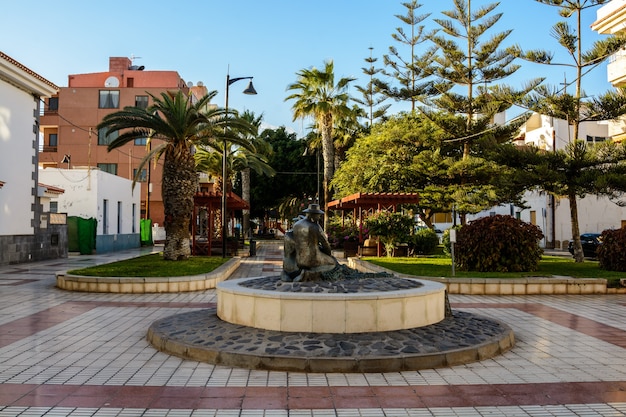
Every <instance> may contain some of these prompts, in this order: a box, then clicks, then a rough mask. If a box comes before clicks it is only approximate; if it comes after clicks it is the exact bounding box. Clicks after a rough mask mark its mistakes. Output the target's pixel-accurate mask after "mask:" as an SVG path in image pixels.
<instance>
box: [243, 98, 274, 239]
mask: <svg viewBox="0 0 626 417" xmlns="http://www.w3.org/2000/svg"><path fill="white" fill-rule="evenodd" d="M241 118H242V119H243V120H245V121H246V122H248V123H250V125H251V126H254V128H255V129H256V133H255V134H253V135H244V136H247V137H246V139H248V140H249V141H250V143H251V144H252V145H253V146H254V148H255V152H253V153H251V152H249V151H248V150H246V149H245V148H244V149H243V152H239V153H235V156H236V157H237V159H238V161H240V164H241V166H242V170H241V198H243V200H244V201H246V202H247V203H248V204H250V170H251V169H254V170H255V172H256V173H257V174H265V175H267V176H269V177H273V176H274V175H275V174H276V172H275V171H274V169H273V168H272V167H270V166H269V165H268V164H267V160H268V159H267V157H268V156H270V154H271V152H272V147H271V146H270V145H269V144H268V143H267V142H265V141H264V140H263V139H261V138H260V137H259V129H260V127H261V122H262V121H263V115H262V114H261V115H260V116H255V114H254V112H251V111H248V110H246V111H244V112H243V114H242V115H241ZM249 230H250V210H243V232H244V235H245V234H247V233H248V231H249Z"/></svg>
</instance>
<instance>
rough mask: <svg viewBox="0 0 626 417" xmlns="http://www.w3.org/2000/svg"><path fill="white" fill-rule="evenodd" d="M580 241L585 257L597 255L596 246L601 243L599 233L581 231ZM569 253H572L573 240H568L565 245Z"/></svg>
mask: <svg viewBox="0 0 626 417" xmlns="http://www.w3.org/2000/svg"><path fill="white" fill-rule="evenodd" d="M580 243H581V244H582V247H583V255H584V256H585V258H595V257H597V256H598V254H597V252H596V251H597V250H598V246H600V245H601V244H602V241H601V240H600V233H583V234H582V235H580ZM567 249H568V250H569V253H571V254H572V255H573V254H574V241H573V240H570V241H569V245H568V246H567Z"/></svg>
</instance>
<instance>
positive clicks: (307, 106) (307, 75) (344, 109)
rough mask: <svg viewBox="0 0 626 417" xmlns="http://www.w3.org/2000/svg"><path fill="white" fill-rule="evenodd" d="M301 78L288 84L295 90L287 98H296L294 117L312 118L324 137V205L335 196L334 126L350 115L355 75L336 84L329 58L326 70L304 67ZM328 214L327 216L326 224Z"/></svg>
mask: <svg viewBox="0 0 626 417" xmlns="http://www.w3.org/2000/svg"><path fill="white" fill-rule="evenodd" d="M296 75H297V77H298V78H297V81H296V82H295V83H293V84H290V85H289V86H288V87H287V90H288V91H293V93H292V94H290V95H289V96H288V97H287V98H286V99H285V100H286V101H287V100H294V103H293V105H292V111H293V120H297V119H304V118H307V117H312V118H313V119H314V120H315V124H316V127H317V129H318V131H319V133H320V136H321V137H322V156H323V162H324V179H323V187H324V207H325V208H326V210H325V211H328V209H327V205H328V203H329V202H330V201H331V199H332V192H331V189H330V181H331V180H332V178H333V173H334V161H335V148H334V143H333V128H334V126H335V124H336V123H337V121H338V120H340V119H342V118H344V117H350V116H351V114H352V112H353V110H352V109H351V108H350V106H349V104H348V101H349V97H350V96H349V94H348V86H349V84H350V82H352V81H354V78H341V79H339V80H338V81H337V83H335V71H334V64H333V61H326V62H325V63H324V69H322V70H320V69H318V68H315V67H313V68H311V69H303V70H301V71H299V72H298V73H297V74H296ZM327 219H328V216H325V217H324V225H325V226H326V224H327Z"/></svg>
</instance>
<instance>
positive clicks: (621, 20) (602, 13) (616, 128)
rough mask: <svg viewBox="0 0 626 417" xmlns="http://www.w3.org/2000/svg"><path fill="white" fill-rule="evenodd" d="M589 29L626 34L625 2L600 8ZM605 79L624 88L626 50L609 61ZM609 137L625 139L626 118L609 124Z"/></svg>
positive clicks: (619, 0)
mask: <svg viewBox="0 0 626 417" xmlns="http://www.w3.org/2000/svg"><path fill="white" fill-rule="evenodd" d="M591 29H592V30H594V31H596V32H598V33H600V34H603V35H618V34H622V35H623V34H626V0H612V1H610V2H608V3H607V4H605V5H604V6H602V7H600V8H599V9H598V10H597V12H596V21H595V22H593V23H592V24H591ZM607 79H608V81H609V82H610V83H611V84H612V85H613V86H614V87H626V49H622V50H620V51H619V52H616V53H615V54H613V56H611V58H610V59H609V64H608V66H607ZM609 136H611V138H613V140H616V141H622V140H624V139H626V118H624V117H622V118H621V119H619V120H615V121H611V122H610V123H609Z"/></svg>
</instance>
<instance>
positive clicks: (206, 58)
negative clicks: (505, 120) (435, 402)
mask: <svg viewBox="0 0 626 417" xmlns="http://www.w3.org/2000/svg"><path fill="white" fill-rule="evenodd" d="M406 1H408V0H406ZM421 3H423V6H422V7H421V8H420V9H419V12H420V13H432V15H431V18H433V17H438V18H441V17H443V15H442V14H441V12H442V11H443V10H450V9H452V7H453V3H452V0H422V1H421ZM488 3H491V2H489V1H482V0H478V1H477V0H474V1H473V2H472V7H473V8H476V7H478V6H481V5H484V4H488ZM496 11H497V12H501V13H503V17H502V19H501V20H500V22H498V24H497V26H496V28H497V29H496V30H494V31H492V32H488V33H495V32H496V31H503V30H506V29H513V33H512V34H511V35H510V36H509V38H507V40H506V41H505V42H504V44H503V45H505V46H509V45H511V44H515V43H517V44H520V45H521V46H522V47H524V48H525V49H537V48H544V49H547V50H549V51H554V52H559V51H560V47H559V46H558V45H557V43H556V41H555V40H554V39H553V38H552V37H550V35H549V33H550V28H551V27H552V25H553V24H554V23H555V22H556V21H558V20H561V18H560V17H559V16H558V14H557V9H556V8H554V7H549V6H545V5H542V4H539V3H537V2H536V1H534V0H502V1H501V4H500V6H499V7H498V8H496ZM595 11H596V9H595V8H594V9H592V10H591V11H588V12H587V14H586V18H585V20H584V23H583V28H584V30H585V32H584V39H586V40H587V41H588V43H590V42H591V41H593V40H595V39H598V38H599V37H600V36H601V35H597V34H596V33H595V32H592V31H591V29H590V28H589V25H590V24H591V23H592V22H593V21H594V20H595V18H596V14H595ZM404 13H405V8H404V7H403V6H402V5H401V1H399V0H398V1H396V0H333V1H331V0H317V1H315V2H305V1H301V0H291V1H287V0H235V1H232V0H231V1H224V0H222V1H215V0H202V1H200V0H196V1H191V0H178V1H171V0H168V1H164V0H151V1H147V0H126V1H121V0H107V1H85V0H59V1H50V0H31V1H16V0H12V1H6V2H4V3H3V6H2V15H3V19H2V25H0V39H1V40H2V41H1V42H0V50H2V51H3V52H4V53H6V54H8V55H9V56H11V57H12V58H14V59H16V60H18V61H19V62H20V63H22V64H24V65H26V66H27V67H29V68H30V69H32V70H33V71H35V72H37V73H39V74H40V75H42V76H44V77H45V78H47V79H48V80H50V81H52V82H54V83H55V84H57V85H59V86H67V77H68V75H69V74H80V73H89V72H103V71H107V70H108V59H109V57H110V56H127V57H131V56H135V57H138V58H136V59H135V61H134V62H135V64H137V65H144V66H145V67H146V70H175V71H178V72H179V74H180V75H181V77H182V78H183V79H184V80H185V81H192V82H193V83H194V84H195V83H197V82H198V81H202V82H203V83H204V84H205V85H206V86H207V87H208V88H209V90H217V91H218V92H219V94H218V96H217V97H216V99H215V100H214V102H215V103H216V104H218V105H220V106H223V105H224V88H225V81H226V74H227V72H228V71H230V76H231V78H234V77H241V76H253V77H254V85H255V88H256V90H257V91H258V95H256V96H247V95H243V94H241V91H243V90H244V89H245V88H246V86H247V83H246V81H239V82H237V83H235V84H232V85H231V87H230V95H229V106H230V107H233V108H237V109H239V110H245V109H248V110H251V111H254V112H255V114H261V113H262V114H263V115H264V121H265V122H266V123H267V124H268V125H270V126H281V125H284V126H287V127H289V128H292V129H294V130H295V131H296V132H297V133H298V134H299V135H304V134H306V131H307V128H308V126H309V124H310V122H305V123H302V122H293V121H292V112H291V104H292V103H291V102H285V101H284V99H285V97H287V95H288V92H287V91H286V87H287V86H288V85H289V84H290V83H293V82H295V81H296V73H297V72H298V71H299V70H301V69H303V68H310V67H312V66H316V67H321V66H322V65H323V63H324V61H325V60H329V59H332V60H333V61H334V62H335V76H336V77H337V79H338V78H339V77H354V78H357V81H355V82H354V83H353V84H357V85H362V86H364V85H365V84H366V83H367V81H368V80H367V79H366V77H365V75H364V74H363V72H362V68H363V67H365V66H367V64H366V63H365V61H364V59H365V58H366V57H368V56H369V52H370V51H369V49H368V48H369V47H372V48H374V49H373V55H374V57H377V58H379V59H378V62H377V63H376V64H377V66H378V67H382V66H383V64H382V61H383V59H382V55H383V54H386V53H388V48H389V46H391V45H394V46H397V47H400V45H398V44H397V43H396V42H395V41H393V40H392V38H391V34H392V33H393V32H394V31H395V28H396V27H398V26H402V24H401V22H400V20H398V19H397V18H396V17H395V16H394V15H396V14H404ZM426 24H427V25H428V26H432V27H435V26H434V25H435V24H434V23H433V22H430V19H427V22H426ZM405 28H406V26H405ZM568 62H569V61H568ZM229 68H230V70H229ZM571 74H572V75H569V76H568V79H572V78H573V73H571ZM538 76H544V77H548V80H547V82H548V83H549V84H552V85H557V84H558V83H561V82H563V78H564V77H565V76H566V69H565V68H564V67H557V68H552V69H550V68H548V67H546V66H540V65H533V64H524V66H523V68H522V69H520V70H519V71H518V72H517V73H516V74H515V76H513V77H512V78H510V79H509V80H508V81H507V83H509V84H511V85H513V86H519V85H521V84H522V83H523V82H524V81H525V80H529V79H531V78H533V77H538ZM585 86H586V87H585V90H586V92H587V93H588V94H589V95H592V94H597V93H602V92H605V91H606V90H609V89H610V88H611V86H610V84H609V83H608V82H607V81H606V64H604V65H602V66H600V67H598V68H597V69H596V70H595V71H593V72H592V73H591V74H590V75H588V76H587V77H586V78H585ZM351 92H352V93H354V94H355V95H356V93H357V92H356V90H355V89H352V90H351ZM406 109H407V106H406V105H404V104H402V103H399V104H395V105H394V106H393V107H392V110H393V111H394V112H395V111H401V110H406Z"/></svg>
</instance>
